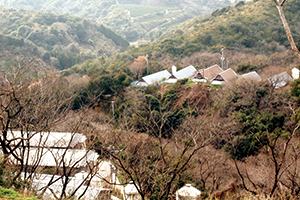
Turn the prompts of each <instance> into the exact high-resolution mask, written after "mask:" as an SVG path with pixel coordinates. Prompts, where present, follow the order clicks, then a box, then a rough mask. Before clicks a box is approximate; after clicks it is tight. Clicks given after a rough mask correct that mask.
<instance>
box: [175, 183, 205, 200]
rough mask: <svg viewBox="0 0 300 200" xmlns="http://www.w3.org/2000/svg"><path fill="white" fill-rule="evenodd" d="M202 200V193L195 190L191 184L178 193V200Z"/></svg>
mask: <svg viewBox="0 0 300 200" xmlns="http://www.w3.org/2000/svg"><path fill="white" fill-rule="evenodd" d="M200 198H201V191H200V190H198V189H196V188H194V187H193V186H192V185H191V184H186V185H185V186H184V187H182V188H180V189H179V190H177V191H176V200H200Z"/></svg>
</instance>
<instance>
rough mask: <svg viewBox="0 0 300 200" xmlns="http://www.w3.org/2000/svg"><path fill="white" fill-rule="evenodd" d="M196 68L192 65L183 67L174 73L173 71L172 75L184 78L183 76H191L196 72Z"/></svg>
mask: <svg viewBox="0 0 300 200" xmlns="http://www.w3.org/2000/svg"><path fill="white" fill-rule="evenodd" d="M196 71H197V70H196V68H195V67H194V66H192V65H190V66H188V67H185V68H183V69H181V70H179V71H177V72H176V73H174V74H173V75H174V76H175V77H176V78H177V79H184V78H191V77H193V76H194V75H195V72H196Z"/></svg>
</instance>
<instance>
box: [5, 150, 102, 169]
mask: <svg viewBox="0 0 300 200" xmlns="http://www.w3.org/2000/svg"><path fill="white" fill-rule="evenodd" d="M27 158H28V165H30V166H33V165H39V166H47V167H62V166H63V163H62V162H61V161H62V159H63V161H64V164H65V166H67V167H68V166H69V167H71V166H74V167H76V168H79V167H84V166H86V165H87V164H88V163H91V162H96V160H97V158H98V154H97V153H96V152H95V151H93V150H89V151H87V150H80V149H54V148H30V149H29V151H26V152H25V155H24V160H25V161H26V160H27ZM11 159H12V161H13V162H14V161H15V159H14V158H13V157H11Z"/></svg>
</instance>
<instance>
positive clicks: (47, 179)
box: [7, 131, 124, 199]
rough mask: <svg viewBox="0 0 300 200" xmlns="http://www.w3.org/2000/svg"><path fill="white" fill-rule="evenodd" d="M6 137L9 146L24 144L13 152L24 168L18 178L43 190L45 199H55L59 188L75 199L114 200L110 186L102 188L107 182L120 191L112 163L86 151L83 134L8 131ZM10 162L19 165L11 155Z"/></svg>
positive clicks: (87, 148) (35, 188)
mask: <svg viewBox="0 0 300 200" xmlns="http://www.w3.org/2000/svg"><path fill="white" fill-rule="evenodd" d="M7 139H8V140H10V141H12V143H11V146H16V145H17V144H19V143H20V142H23V143H24V144H25V145H24V146H23V147H22V148H19V149H20V151H19V152H16V154H19V156H20V157H23V164H24V169H25V168H26V171H24V172H22V174H21V177H22V178H23V179H28V180H30V181H31V186H32V188H33V190H35V191H36V192H37V193H39V192H43V196H44V197H45V198H46V199H57V198H59V197H60V196H61V194H62V191H63V188H64V189H65V193H66V194H72V193H74V196H75V197H76V198H79V197H80V198H83V199H118V198H116V197H113V196H111V192H112V189H111V188H110V189H109V188H106V186H107V183H110V184H112V185H113V186H114V185H115V187H114V189H116V190H119V191H120V192H123V191H124V187H123V186H119V185H120V182H119V181H118V179H117V176H116V173H117V170H116V168H115V166H114V165H113V164H112V163H111V162H110V161H106V160H101V159H99V155H98V154H97V152H95V151H94V150H90V148H89V145H87V142H88V140H87V138H86V136H85V135H84V134H81V133H62V132H28V133H23V132H20V131H10V132H9V133H8V137H7ZM22 140H23V141H22ZM10 161H11V163H15V165H20V162H19V161H18V160H16V159H15V158H14V157H13V156H11V157H10ZM37 169H38V170H37ZM69 172H70V173H69ZM29 177H30V178H29Z"/></svg>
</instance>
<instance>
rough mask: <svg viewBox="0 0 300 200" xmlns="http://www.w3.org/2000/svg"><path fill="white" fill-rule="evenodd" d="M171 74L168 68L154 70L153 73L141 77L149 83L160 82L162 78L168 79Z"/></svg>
mask: <svg viewBox="0 0 300 200" xmlns="http://www.w3.org/2000/svg"><path fill="white" fill-rule="evenodd" d="M170 76H171V74H170V73H169V72H168V70H164V71H160V72H156V73H154V74H150V75H148V76H144V77H142V79H143V80H144V81H145V82H146V83H147V84H149V85H152V84H157V83H160V82H161V81H162V80H163V79H168V78H169V77H170Z"/></svg>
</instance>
